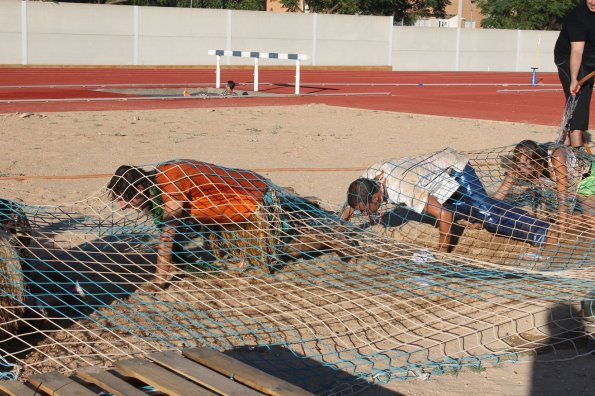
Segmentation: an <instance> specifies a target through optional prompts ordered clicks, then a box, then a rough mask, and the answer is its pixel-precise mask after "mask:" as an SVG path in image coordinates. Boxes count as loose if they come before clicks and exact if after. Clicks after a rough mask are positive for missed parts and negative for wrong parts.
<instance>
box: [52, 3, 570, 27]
mask: <svg viewBox="0 0 595 396" xmlns="http://www.w3.org/2000/svg"><path fill="white" fill-rule="evenodd" d="M61 1H63V2H70V3H99V4H110V3H115V4H131V5H139V6H157V7H190V4H191V3H192V7H193V8H225V9H232V10H254V11H264V10H265V7H266V1H265V0H61ZM494 1H495V0H494ZM535 1H540V0H535ZM564 1H566V2H568V1H570V0H564ZM279 2H280V3H281V4H282V5H283V6H284V7H285V8H286V9H287V10H289V11H291V12H302V11H303V10H302V8H301V7H302V3H303V1H302V0H279ZM305 2H306V4H307V5H308V7H309V9H310V12H315V13H320V14H350V15H385V16H393V17H394V18H395V21H398V22H403V23H404V24H405V25H411V24H413V23H414V22H415V20H416V19H418V18H426V17H437V18H443V17H444V16H445V12H444V9H445V7H446V6H447V5H448V4H450V0H305Z"/></svg>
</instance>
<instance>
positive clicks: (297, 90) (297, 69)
mask: <svg viewBox="0 0 595 396" xmlns="http://www.w3.org/2000/svg"><path fill="white" fill-rule="evenodd" d="M295 94H296V95H299V94H300V60H299V59H297V60H296V61H295Z"/></svg>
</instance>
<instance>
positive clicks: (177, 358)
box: [149, 351, 262, 396]
mask: <svg viewBox="0 0 595 396" xmlns="http://www.w3.org/2000/svg"><path fill="white" fill-rule="evenodd" d="M149 359H151V360H152V361H154V362H156V363H158V364H160V365H162V366H164V367H166V368H167V369H168V370H171V371H174V372H176V373H178V374H180V375H183V376H185V377H187V378H189V379H191V380H192V381H194V382H197V383H199V384H201V385H202V386H204V387H205V388H209V389H211V390H213V391H215V392H217V393H221V394H222V395H229V396H235V395H246V396H255V395H262V393H260V392H257V391H255V390H253V389H251V388H248V387H247V386H245V385H242V384H240V383H239V382H234V381H233V380H231V379H229V378H228V377H225V376H223V375H221V374H219V373H217V372H215V371H213V370H210V369H208V368H206V367H205V366H201V365H200V364H198V363H196V362H194V361H192V360H190V359H186V358H184V357H183V356H181V355H179V354H178V353H176V352H175V351H165V352H156V353H152V354H150V355H149Z"/></svg>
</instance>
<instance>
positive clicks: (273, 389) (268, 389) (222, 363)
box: [182, 348, 312, 396]
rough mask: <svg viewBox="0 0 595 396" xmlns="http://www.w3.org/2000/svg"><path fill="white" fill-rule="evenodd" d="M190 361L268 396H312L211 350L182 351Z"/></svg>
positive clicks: (194, 349)
mask: <svg viewBox="0 0 595 396" xmlns="http://www.w3.org/2000/svg"><path fill="white" fill-rule="evenodd" d="M182 354H183V355H184V356H186V357H187V358H188V359H192V360H194V361H195V362H198V363H200V364H202V365H205V366H207V367H209V368H211V369H213V370H215V371H217V372H219V373H221V374H223V375H225V376H227V377H232V378H233V379H234V380H235V381H237V382H241V383H243V384H246V385H248V386H249V387H251V388H254V389H256V390H258V391H260V392H263V393H266V394H267V395H274V396H282V395H296V396H298V395H300V396H302V395H304V396H305V395H312V393H310V392H307V391H305V390H304V389H302V388H300V387H298V386H295V385H293V384H290V383H289V382H287V381H284V380H282V379H280V378H277V377H274V376H272V375H270V374H267V373H265V372H264V371H261V370H259V369H257V368H254V367H252V366H249V365H247V364H246V363H243V362H240V361H239V360H236V359H234V358H232V357H229V356H227V355H224V354H222V353H221V352H219V351H216V350H214V349H210V348H193V349H186V350H184V351H182Z"/></svg>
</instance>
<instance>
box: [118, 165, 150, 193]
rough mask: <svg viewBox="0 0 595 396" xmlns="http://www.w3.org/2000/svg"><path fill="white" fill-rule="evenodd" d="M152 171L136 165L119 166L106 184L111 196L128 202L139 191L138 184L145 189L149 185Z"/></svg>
mask: <svg viewBox="0 0 595 396" xmlns="http://www.w3.org/2000/svg"><path fill="white" fill-rule="evenodd" d="M153 173H154V172H147V171H145V170H143V169H141V168H138V167H136V166H130V165H122V166H120V167H119V168H118V169H117V170H116V173H114V176H112V178H111V179H110V181H109V183H108V184H107V189H108V190H109V193H110V195H111V198H112V199H116V198H118V197H121V198H122V199H124V201H126V202H130V201H131V200H132V198H134V197H135V196H136V195H137V194H138V193H139V191H138V189H137V187H138V186H142V187H144V188H145V189H147V188H149V187H150V186H151V177H152V176H153ZM145 196H146V193H145ZM147 198H148V196H147Z"/></svg>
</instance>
